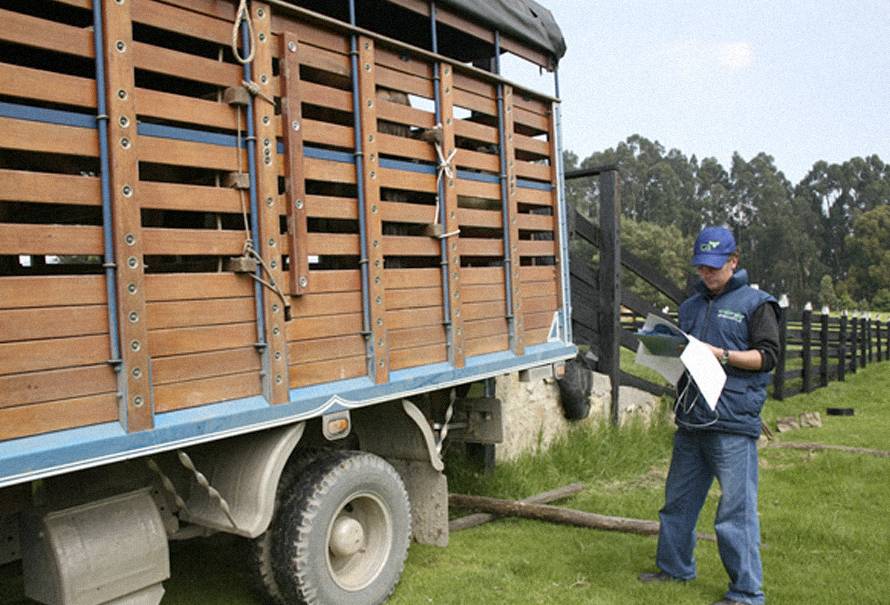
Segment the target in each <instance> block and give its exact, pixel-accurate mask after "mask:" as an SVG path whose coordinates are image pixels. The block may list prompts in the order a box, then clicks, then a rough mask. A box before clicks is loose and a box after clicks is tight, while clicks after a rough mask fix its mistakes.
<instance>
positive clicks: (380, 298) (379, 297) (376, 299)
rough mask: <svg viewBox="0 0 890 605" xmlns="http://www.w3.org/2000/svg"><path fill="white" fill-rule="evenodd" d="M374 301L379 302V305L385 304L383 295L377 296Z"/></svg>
mask: <svg viewBox="0 0 890 605" xmlns="http://www.w3.org/2000/svg"><path fill="white" fill-rule="evenodd" d="M374 302H375V303H377V304H378V305H380V304H383V297H382V296H378V297H377V298H375V299H374Z"/></svg>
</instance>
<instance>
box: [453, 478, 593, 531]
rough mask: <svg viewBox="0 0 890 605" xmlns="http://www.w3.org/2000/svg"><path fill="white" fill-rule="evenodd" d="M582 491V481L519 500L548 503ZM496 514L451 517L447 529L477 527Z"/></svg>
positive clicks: (455, 529) (490, 519) (527, 502)
mask: <svg viewBox="0 0 890 605" xmlns="http://www.w3.org/2000/svg"><path fill="white" fill-rule="evenodd" d="M582 491H584V484H583V483H572V484H570V485H565V486H563V487H558V488H556V489H552V490H550V491H547V492H543V493H540V494H537V495H535V496H530V497H528V498H523V499H522V500H520V501H519V502H522V503H524V504H550V503H551V502H555V501H556V500H562V499H564V498H568V497H569V496H574V495H575V494H577V493H580V492H582ZM497 518H498V517H497V515H494V514H491V513H474V514H472V515H467V516H466V517H459V518H457V519H452V520H451V521H449V522H448V531H449V532H453V531H460V530H462V529H470V528H471V527H478V526H480V525H483V524H485V523H488V522H489V521H494V520H495V519H497Z"/></svg>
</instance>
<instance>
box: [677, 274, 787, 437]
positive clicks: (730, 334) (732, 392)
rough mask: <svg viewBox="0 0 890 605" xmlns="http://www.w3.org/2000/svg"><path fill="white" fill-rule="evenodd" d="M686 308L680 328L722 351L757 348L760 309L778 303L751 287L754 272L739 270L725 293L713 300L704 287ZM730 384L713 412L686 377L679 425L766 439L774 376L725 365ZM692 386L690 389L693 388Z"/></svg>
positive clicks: (680, 398) (682, 382)
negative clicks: (754, 329)
mask: <svg viewBox="0 0 890 605" xmlns="http://www.w3.org/2000/svg"><path fill="white" fill-rule="evenodd" d="M696 290H697V292H696V293H695V294H693V295H692V296H691V297H689V298H688V299H686V300H685V301H684V302H683V304H682V305H680V329H682V330H683V331H684V332H686V333H687V334H691V335H692V336H695V337H696V338H698V339H699V340H701V341H702V342H706V343H708V344H712V345H714V346H715V347H719V348H722V349H730V350H732V351H744V350H747V349H750V348H751V343H750V338H749V334H748V326H749V325H750V321H751V316H752V315H753V314H754V311H756V310H757V308H758V307H760V305H762V304H764V303H766V302H769V303H772V304H777V303H776V299H775V298H773V297H772V296H770V295H769V294H767V293H766V292H762V291H760V290H757V289H755V288H752V287H751V286H749V285H748V273H747V271H745V270H744V269H741V270H739V271H737V272H736V273H735V274H734V275H733V276H732V277H731V278H730V280H729V282H728V283H727V284H726V287H725V288H724V289H723V291H722V292H721V293H720V294H718V295H717V296H716V297H712V296H711V295H710V293H709V292H708V290H707V288H706V287H705V286H704V284H703V283H699V284H698V286H696ZM724 370H725V371H726V384H725V385H724V386H723V392H722V393H721V394H720V400H719V401H718V402H717V409H716V413H715V412H713V411H711V408H710V407H708V404H707V403H706V402H705V400H704V398H703V397H702V395H701V394H700V393H699V392H698V389H697V388H696V386H695V384H694V383H692V381H690V380H688V379H687V377H686V375H684V377H683V378H682V379H681V380H680V384H679V385H678V391H679V393H680V395H679V396H678V399H677V403H678V405H677V410H676V412H677V413H676V422H677V426H679V427H681V428H684V429H688V430H710V431H722V432H725V433H737V434H742V435H748V436H751V437H754V438H757V437H759V436H760V410H761V409H762V408H763V402H764V401H766V387H767V385H768V384H769V372H760V371H751V370H742V369H739V368H733V367H730V366H724ZM687 387H688V388H687Z"/></svg>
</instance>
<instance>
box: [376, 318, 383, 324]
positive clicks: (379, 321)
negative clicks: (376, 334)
mask: <svg viewBox="0 0 890 605" xmlns="http://www.w3.org/2000/svg"><path fill="white" fill-rule="evenodd" d="M377 325H378V326H382V325H383V319H381V318H379V317H378V318H377Z"/></svg>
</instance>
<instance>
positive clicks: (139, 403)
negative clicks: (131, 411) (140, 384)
mask: <svg viewBox="0 0 890 605" xmlns="http://www.w3.org/2000/svg"><path fill="white" fill-rule="evenodd" d="M144 404H145V400H144V399H143V398H142V396H141V395H136V396H135V397H133V406H134V407H137V408H141V407H142V406H143V405H144Z"/></svg>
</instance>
